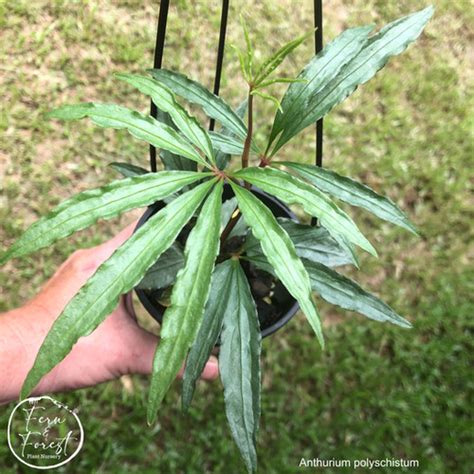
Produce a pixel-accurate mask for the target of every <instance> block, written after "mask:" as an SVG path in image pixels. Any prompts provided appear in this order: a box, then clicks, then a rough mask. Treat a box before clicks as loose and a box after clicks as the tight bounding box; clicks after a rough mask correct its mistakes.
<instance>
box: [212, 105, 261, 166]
mask: <svg viewBox="0 0 474 474" xmlns="http://www.w3.org/2000/svg"><path fill="white" fill-rule="evenodd" d="M247 107H248V99H245V100H243V101H242V102H241V103H240V105H239V106H238V107H237V108H236V109H235V113H236V114H237V116H238V117H239V118H240V119H243V117H244V116H245V113H246V112H247ZM220 134H221V135H224V136H226V137H231V138H237V137H238V135H236V134H235V133H233V132H232V130H231V129H229V128H227V127H222V128H221V129H220ZM239 141H240V142H242V151H241V152H239V154H242V153H243V140H242V139H239ZM252 145H253V142H252ZM214 146H215V145H214ZM257 153H258V149H257ZM230 158H231V156H230V155H229V154H227V153H224V152H222V151H218V152H217V156H216V163H217V167H218V168H219V169H221V170H223V169H224V168H225V167H226V166H227V164H228V163H229V160H230Z"/></svg>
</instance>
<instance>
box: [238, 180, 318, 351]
mask: <svg viewBox="0 0 474 474" xmlns="http://www.w3.org/2000/svg"><path fill="white" fill-rule="evenodd" d="M230 185H231V186H232V189H233V191H234V194H235V196H236V198H237V201H238V203H239V209H240V211H241V212H242V215H243V216H244V218H245V222H246V223H247V224H248V226H249V227H250V228H251V229H252V233H253V235H254V236H255V237H256V238H257V239H258V240H259V241H260V244H261V246H262V250H263V253H264V254H265V256H266V257H267V259H268V261H269V262H270V263H271V265H272V267H273V268H274V269H275V274H276V276H277V277H278V278H279V279H280V281H281V282H282V283H283V285H284V286H285V287H286V289H287V290H288V292H289V293H290V294H291V295H292V296H293V298H295V299H296V300H297V301H298V303H299V304H300V307H301V310H302V311H303V313H304V314H305V316H306V318H307V319H308V321H309V323H310V325H311V327H312V328H313V330H314V332H315V333H316V336H317V338H318V340H319V342H320V344H321V346H322V347H324V339H323V334H322V329H321V323H320V321H319V315H318V312H317V309H316V306H315V304H314V301H313V298H312V296H311V284H310V281H309V276H308V273H307V271H306V269H305V268H304V266H303V263H302V262H301V260H300V258H299V257H298V255H297V254H296V249H295V246H294V245H293V242H292V241H291V239H290V238H289V236H288V234H287V233H286V231H285V230H284V229H282V227H281V226H280V225H279V224H278V221H277V220H276V218H275V217H274V216H273V214H272V212H271V211H270V209H268V207H266V206H265V205H264V204H262V203H261V202H260V201H259V200H258V198H256V197H255V196H254V195H253V194H252V193H251V192H250V191H247V190H246V189H244V188H242V187H241V186H238V185H236V184H235V183H233V182H232V181H230Z"/></svg>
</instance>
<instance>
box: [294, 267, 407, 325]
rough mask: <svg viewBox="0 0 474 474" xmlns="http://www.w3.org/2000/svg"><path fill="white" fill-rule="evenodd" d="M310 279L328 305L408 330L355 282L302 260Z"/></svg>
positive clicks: (383, 305)
mask: <svg viewBox="0 0 474 474" xmlns="http://www.w3.org/2000/svg"><path fill="white" fill-rule="evenodd" d="M303 263H304V265H305V267H306V270H308V273H309V277H310V279H311V286H312V288H313V290H314V291H317V292H318V293H319V294H320V295H321V298H323V299H324V300H326V301H327V302H328V303H331V304H334V305H337V306H340V307H341V308H344V309H348V310H351V311H357V312H358V313H361V314H363V315H365V316H367V317H368V318H371V319H374V320H376V321H387V322H390V323H392V324H396V325H398V326H402V327H405V328H410V327H411V324H410V323H409V322H408V321H407V320H406V319H404V318H402V317H401V316H399V315H398V314H397V313H396V312H395V311H394V310H393V309H392V308H390V306H388V305H387V304H385V303H384V302H383V301H381V300H380V299H379V298H377V297H376V296H374V295H371V294H370V293H368V292H367V291H365V290H364V289H363V288H361V287H360V286H359V285H358V284H357V283H356V282H354V281H352V280H350V279H349V278H346V277H345V276H342V275H340V274H339V273H337V272H335V271H334V270H331V269H330V268H328V267H326V266H324V265H321V264H320V263H317V262H310V261H307V260H303Z"/></svg>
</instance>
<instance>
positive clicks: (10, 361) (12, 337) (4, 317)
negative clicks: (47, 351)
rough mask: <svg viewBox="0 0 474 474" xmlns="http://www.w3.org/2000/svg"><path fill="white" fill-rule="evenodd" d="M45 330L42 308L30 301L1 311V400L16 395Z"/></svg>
mask: <svg viewBox="0 0 474 474" xmlns="http://www.w3.org/2000/svg"><path fill="white" fill-rule="evenodd" d="M48 329H49V325H48V324H47V317H46V315H45V311H44V310H43V309H42V308H40V307H39V306H36V305H34V304H33V303H30V304H27V305H25V306H23V307H21V308H18V309H14V310H12V311H9V312H7V313H3V314H0V368H1V370H0V387H1V388H0V403H7V402H9V401H12V400H14V399H16V398H18V396H19V394H20V389H21V386H22V384H23V381H24V380H25V377H26V374H27V373H28V371H29V370H30V368H31V367H32V365H33V362H34V360H35V357H36V354H37V352H38V350H39V348H40V346H41V343H42V341H43V339H44V337H45V336H46V333H47V331H48Z"/></svg>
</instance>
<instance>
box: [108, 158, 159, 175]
mask: <svg viewBox="0 0 474 474" xmlns="http://www.w3.org/2000/svg"><path fill="white" fill-rule="evenodd" d="M109 166H110V167H111V168H113V169H114V170H115V171H117V172H118V173H120V174H121V175H122V176H123V177H125V178H132V177H134V176H141V175H142V174H147V173H149V172H150V171H149V170H146V169H145V168H142V167H141V166H136V165H132V164H130V163H120V162H118V161H114V162H113V163H109Z"/></svg>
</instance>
